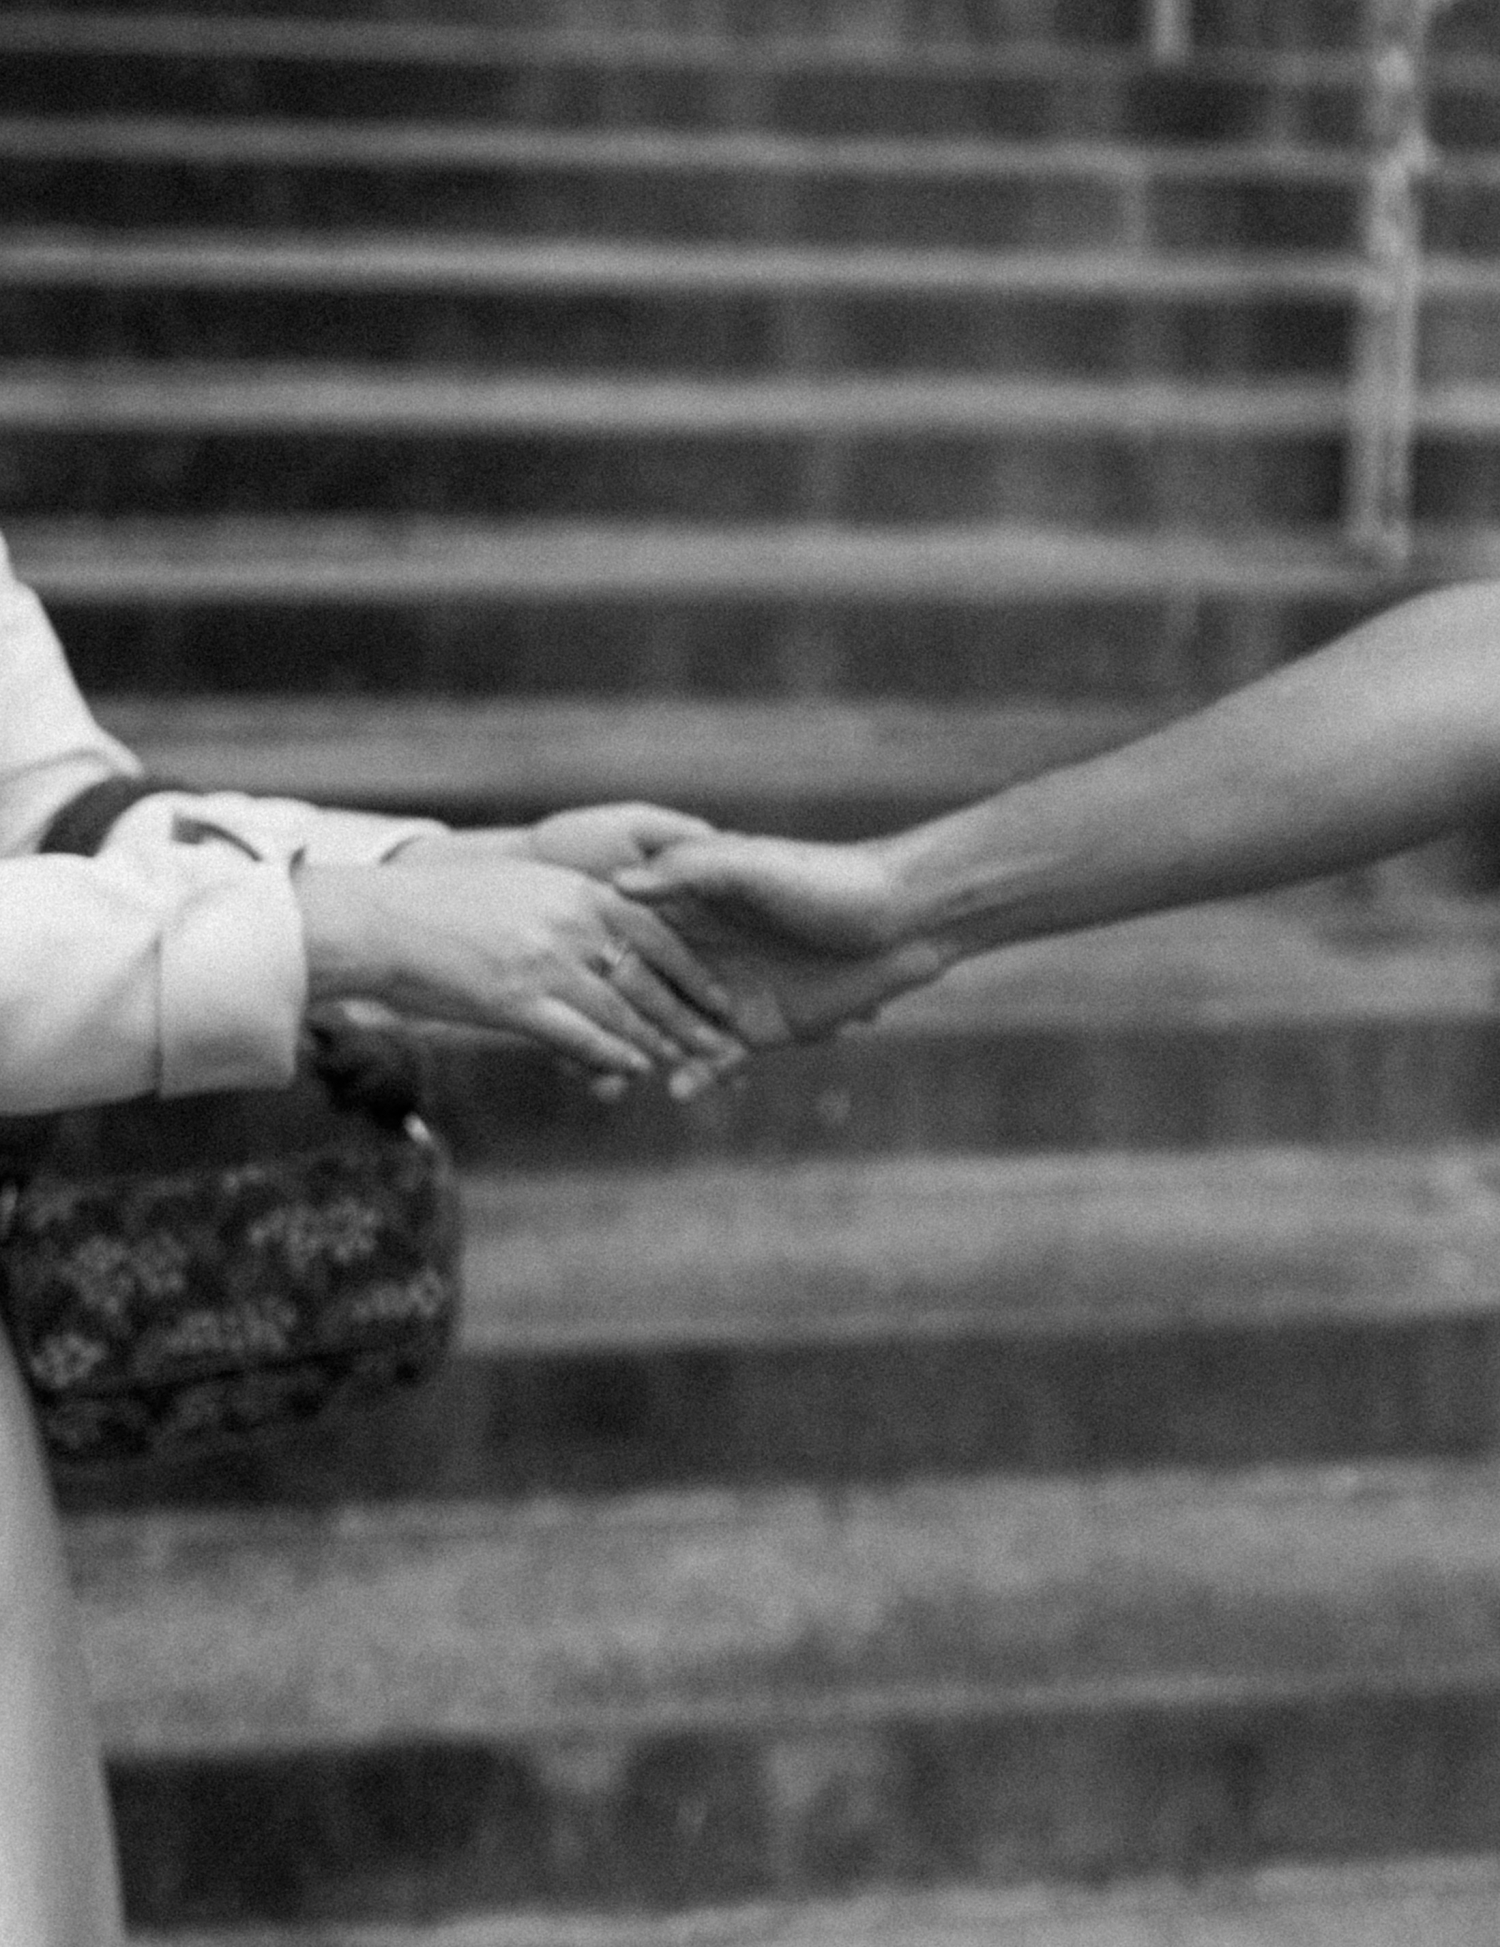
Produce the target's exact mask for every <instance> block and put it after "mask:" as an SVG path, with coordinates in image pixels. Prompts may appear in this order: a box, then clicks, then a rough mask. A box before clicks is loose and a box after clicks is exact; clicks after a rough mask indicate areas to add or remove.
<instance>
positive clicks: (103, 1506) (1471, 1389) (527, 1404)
mask: <svg viewBox="0 0 1500 1947" xmlns="http://www.w3.org/2000/svg"><path fill="white" fill-rule="evenodd" d="M964 1295H965V1294H962V1293H943V1294H938V1295H937V1296H936V1297H934V1295H933V1294H931V1293H929V1292H923V1291H916V1292H914V1293H913V1294H912V1300H911V1302H912V1306H913V1316H914V1317H916V1316H920V1315H921V1313H922V1312H923V1311H924V1310H925V1311H928V1312H930V1311H932V1310H933V1309H934V1308H935V1307H938V1306H940V1305H941V1302H942V1300H943V1299H944V1298H948V1299H951V1300H952V1301H953V1302H955V1303H957V1302H960V1301H961V1300H962V1299H963V1297H964ZM977 1302H979V1299H978V1295H976V1303H977ZM786 1303H787V1304H788V1306H792V1305H793V1304H794V1303H796V1294H795V1293H794V1292H792V1291H788V1293H787V1296H786ZM1169 1304H1170V1295H1169V1294H1166V1293H1164V1294H1163V1310H1164V1311H1165V1310H1167V1309H1168V1307H1169ZM818 1307H819V1293H818V1291H817V1290H816V1289H813V1290H811V1291H809V1292H808V1293H807V1294H806V1299H805V1315H806V1316H807V1317H808V1318H809V1319H815V1318H816V1317H817V1316H818ZM1497 1381H1500V1325H1497V1322H1496V1320H1495V1319H1494V1317H1493V1315H1476V1316H1474V1317H1470V1318H1466V1317H1461V1316H1460V1317H1452V1316H1449V1317H1434V1318H1432V1319H1430V1320H1425V1321H1422V1322H1420V1323H1417V1324H1409V1323H1398V1324H1392V1323H1390V1322H1382V1321H1364V1322H1361V1321H1359V1320H1353V1321H1350V1322H1348V1323H1346V1324H1338V1323H1329V1324H1322V1323H1316V1324H1315V1323H1307V1324H1301V1325H1297V1324H1288V1323H1287V1322H1285V1321H1281V1322H1279V1323H1277V1324H1275V1325H1271V1326H1268V1327H1266V1328H1265V1329H1259V1330H1257V1329H1249V1328H1244V1329H1229V1330H1219V1329H1214V1328H1212V1327H1210V1326H1205V1327H1203V1328H1202V1329H1201V1330H1170V1329H1162V1330H1151V1329H1144V1330H1142V1331H1140V1332H1137V1333H1133V1334H1122V1333H1119V1332H1116V1331H1111V1330H1110V1329H1109V1328H1108V1326H1107V1325H1106V1324H1105V1322H1104V1321H1103V1320H1102V1319H1101V1321H1100V1327H1099V1330H1098V1331H1097V1332H1092V1333H1088V1334H1076V1335H1064V1334H1059V1335H1056V1336H1048V1337H1038V1336H1036V1335H1035V1334H1027V1333H1024V1332H1022V1333H1014V1334H1011V1335H1009V1336H1006V1335H1004V1334H1003V1332H1001V1331H1000V1330H998V1329H997V1331H996V1332H995V1334H994V1335H992V1336H986V1337H974V1336H966V1335H964V1334H963V1333H961V1332H958V1333H942V1334H939V1335H936V1336H925V1335H924V1336H922V1337H918V1338H904V1339H902V1340H900V1341H897V1340H878V1341H870V1342H867V1341H863V1340H861V1341H854V1342H849V1343H837V1344H833V1345H824V1346H816V1345H801V1346H797V1345H790V1346H785V1347H777V1346H774V1345H771V1346H765V1347H757V1346H736V1347H727V1348H726V1347H716V1346H701V1347H692V1346H683V1347H676V1348H673V1347H660V1348H655V1349H651V1350H645V1351H641V1352H635V1353H631V1352H604V1351H598V1352H580V1353H578V1354H574V1355H568V1356H553V1357H532V1358H498V1357H497V1358H494V1359H488V1358H483V1357H481V1356H479V1355H477V1354H476V1355H473V1356H466V1357H464V1358H462V1359H460V1360H457V1361H455V1362H454V1364H453V1365H452V1366H451V1367H450V1368H449V1369H448V1371H447V1372H446V1373H445V1374H444V1376H443V1377H442V1378H441V1379H440V1380H439V1381H437V1382H436V1383H435V1384H433V1385H432V1386H431V1387H429V1388H427V1389H425V1390H424V1392H423V1393H422V1394H421V1395H418V1396H415V1397H413V1398H412V1399H411V1400H409V1401H407V1400H403V1401H400V1402H398V1403H396V1404H394V1405H391V1406H388V1407H382V1408H381V1409H380V1410H379V1411H377V1412H370V1413H366V1414H363V1415H361V1416H359V1417H358V1418H350V1419H349V1420H347V1421H345V1422H343V1423H341V1424H340V1425H338V1426H336V1427H329V1428H326V1429H323V1430H320V1431H319V1432H317V1433H311V1434H306V1435H301V1436H298V1437H297V1438H295V1439H290V1438H288V1439H282V1440H278V1441H276V1442H274V1443H264V1444H262V1445H261V1446H260V1447H252V1448H250V1449H248V1450H246V1449H243V1448H242V1449H241V1450H240V1451H237V1452H231V1453H227V1454H224V1455H217V1456H211V1457H209V1458H207V1459H205V1458H203V1457H198V1458H196V1459H194V1460H193V1461H191V1462H190V1463H186V1464H181V1463H178V1464H165V1463H159V1464H153V1465H151V1466H141V1467H134V1468H130V1469H124V1470H121V1469H114V1470H111V1471H110V1472H109V1473H107V1474H100V1475H97V1476H90V1475H86V1474H78V1475H75V1476H74V1477H73V1478H72V1479H69V1478H67V1477H64V1479H63V1481H62V1494H63V1504H64V1506H65V1507H66V1508H67V1509H69V1510H70V1511H76V1512H98V1511H101V1510H122V1509H127V1508H135V1507H147V1506H150V1507H164V1506H177V1507H214V1506H218V1507H226V1508H232V1507H236V1506H242V1505H244V1504H246V1503H247V1502H248V1503H254V1504H257V1505H262V1506H265V1505H271V1504H274V1505H276V1506H278V1507H280V1506H303V1507H313V1506H333V1505H337V1504H342V1503H346V1502H353V1503H360V1504H369V1503H371V1502H377V1501H398V1502H399V1501H402V1500H406V1499H422V1500H432V1499H434V1498H444V1499H454V1500H460V1501H464V1500H480V1499H489V1498H492V1497H496V1496H500V1497H514V1496H519V1495H530V1494H588V1495H596V1494H619V1493H634V1492H655V1491H670V1490H673V1489H678V1488H683V1487H694V1488H697V1487H703V1486H723V1487H729V1488H736V1489H738V1488H744V1487H750V1486H753V1485H776V1484H787V1485H792V1484H795V1483H798V1482H817V1483H819V1484H822V1485H826V1486H828V1487H837V1486H839V1485H849V1484H860V1483H865V1484H868V1483H871V1482H878V1481H887V1480H901V1479H911V1478H915V1477H918V1476H921V1475H927V1476H935V1475H947V1476H952V1475H968V1474H977V1473H983V1472H996V1471H1001V1472H1007V1473H1026V1474H1032V1473H1048V1472H1050V1473H1056V1472H1079V1471H1081V1472H1093V1471H1095V1470H1099V1469H1103V1468H1111V1467H1113V1468H1119V1467H1144V1466H1162V1465H1165V1466H1210V1467H1238V1466H1254V1465H1258V1464H1263V1463H1265V1464H1269V1463H1273V1462H1275V1463H1285V1462H1293V1461H1303V1460H1308V1461H1334V1460H1348V1461H1357V1460H1363V1459H1369V1458H1372V1457H1385V1458H1419V1457H1422V1456H1426V1455H1450V1456H1455V1457H1463V1456H1471V1455H1480V1454H1484V1453H1489V1452H1492V1451H1494V1449H1495V1437H1496V1432H1497V1426H1496V1396H1497Z"/></svg>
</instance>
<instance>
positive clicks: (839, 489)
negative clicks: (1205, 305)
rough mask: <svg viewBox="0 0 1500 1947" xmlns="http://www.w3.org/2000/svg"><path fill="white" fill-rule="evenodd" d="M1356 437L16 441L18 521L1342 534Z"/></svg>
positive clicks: (1442, 467)
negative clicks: (304, 517)
mask: <svg viewBox="0 0 1500 1947" xmlns="http://www.w3.org/2000/svg"><path fill="white" fill-rule="evenodd" d="M1347 469H1348V454H1347V451H1346V443H1345V441H1344V439H1343V438H1342V437H1341V436H1340V435H1339V434H1338V433H1336V432H1333V431H1324V430H1319V429H1317V428H1316V427H1314V428H1311V429H1310V430H1309V431H1308V432H1307V433H1305V434H1302V435H1295V434H1270V435H1259V434H1246V433H1243V432H1237V431H1232V430H1231V431H1227V432H1224V433H1221V434H1215V433H1209V432H1205V433H1201V434H1199V433H1193V434H1188V433H1177V432H1167V431H1149V430H1147V431H1142V432H1140V433H1134V432H1131V431H1122V432H1120V433H1085V434H1079V433H1075V432H1072V431H1069V430H1068V429H1066V428H1065V427H1060V428H1057V429H1050V430H1049V429H1038V428H1035V427H1029V426H1022V427H1018V428H1017V429H1016V430H1015V431H1013V432H1009V433H1005V432H999V433H995V432H988V433H983V434H975V435H971V436H966V435H961V434H953V433H946V434H945V433H926V434H924V433H910V434H890V435H880V434H873V435H871V434H843V435H840V434H808V435H798V434H795V433H777V434H763V435H762V434H755V433H743V434H731V435H723V434H679V435H672V434H639V435H635V436H629V437H621V436H616V435H610V434H604V435H601V436H592V437H591V436H589V435H588V434H571V433H569V434H549V433H536V434H531V435H503V434H492V435H485V434H483V433H476V434H468V435H441V434H424V433H420V432H414V433H405V432H401V433H369V434H358V433H355V434H351V433H346V432H342V431H340V432H325V431H319V430H309V431H307V432H296V431H294V432H284V433H283V432H276V433H253V434H252V433H243V434H241V433H206V434H155V433H147V434H133V433H120V432H113V431H111V432H102V433H101V432H79V433H76V434H75V433H54V432H50V431H45V432H35V433H33V432H20V433H12V434H8V435H5V436H0V519H3V518H13V517H16V516H24V515H35V516H54V517H55V516H66V515H79V516H91V515H97V516H112V515H131V514H151V515H182V516H187V517H194V516H201V515H204V514H210V513H214V512H223V513H228V514H264V515H270V516H284V515H288V514H294V513H299V512H305V513H312V514H339V513H361V514H368V513H374V514H401V513H410V514H422V515H429V516H443V515H452V516H472V515H486V516H491V517H494V518H496V519H524V518H562V519H574V518H588V519H621V520H648V519H649V520H663V521H670V522H672V523H674V524H675V525H678V526H682V525H694V524H699V523H710V524H712V523H727V522H735V521H795V520H814V521H837V522H839V523H841V524H846V525H856V526H857V525H860V524H862V523H867V522H868V523H874V524H876V525H899V524H901V523H903V522H928V521H934V522H939V521H960V522H965V521H975V520H986V521H988V520H993V521H997V522H1004V521H1014V522H1018V523H1021V524H1023V525H1036V526H1042V527H1052V526H1058V527H1077V526H1084V527H1092V528H1107V529H1117V530H1120V529H1147V530H1150V529H1161V530H1163V531H1164V532H1170V533H1174V534H1181V533H1184V532H1202V531H1213V530H1220V531H1223V532H1225V533H1228V534H1230V535H1234V536H1236V537H1239V538H1243V537H1244V535H1245V533H1246V530H1247V528H1250V527H1260V528H1265V529H1276V528H1284V527H1289V526H1297V525H1313V526H1322V527H1331V526H1335V525H1337V524H1338V523H1339V522H1340V521H1341V520H1342V519H1343V518H1344V514H1345V507H1346V485H1345V482H1346V474H1347ZM1412 511H1413V514H1414V516H1415V518H1416V519H1417V520H1419V521H1434V522H1476V523H1490V522H1494V521H1496V520H1497V519H1500V436H1494V435H1487V436H1484V437H1478V438H1473V439H1470V438H1449V437H1444V436H1439V435H1433V436H1429V437H1426V438H1419V439H1418V440H1417V441H1416V442H1415V444H1414V449H1413V454H1412Z"/></svg>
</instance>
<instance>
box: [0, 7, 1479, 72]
mask: <svg viewBox="0 0 1500 1947" xmlns="http://www.w3.org/2000/svg"><path fill="white" fill-rule="evenodd" d="M456 11H457V16H458V17H456V18H451V19H444V18H443V10H442V9H441V8H435V7H434V6H433V4H432V0H423V4H422V7H421V10H420V14H419V16H418V17H417V18H414V19H405V20H403V19H401V18H399V17H396V16H393V14H392V11H391V9H390V8H389V7H388V6H387V7H382V8H375V7H372V8H371V9H370V10H369V17H368V18H365V19H348V18H344V19H340V18H338V17H336V16H334V15H332V14H330V15H328V16H325V17H322V18H319V17H317V16H316V15H305V14H304V15H298V14H297V13H294V12H291V11H289V10H285V9H278V10H277V12H275V13H271V12H269V11H268V12H266V13H263V14H262V15H261V16H260V17H256V16H255V14H253V13H250V12H248V11H247V10H245V8H244V7H243V3H242V0H228V4H222V5H221V7H210V8H206V9H204V10H203V11H202V12H196V11H195V10H194V9H193V8H191V7H188V8H181V9H172V8H168V7H162V8H160V9H159V10H157V11H147V12H144V13H140V14H134V13H127V14H122V13H119V12H114V11H111V10H109V9H105V8H97V7H96V8H93V9H89V8H86V7H85V8H80V9H79V10H78V11H77V12H72V11H66V12H64V11H61V10H59V9H57V8H55V7H40V8H36V7H31V8H28V7H24V6H22V7H18V8H16V9H15V10H14V11H13V12H7V13H6V14H5V15H4V16H3V17H0V49H6V50H9V51H13V52H23V51H24V52H41V53H51V52H53V51H68V52H75V51H88V52H102V53H110V54H123V53H143V54H160V55H167V56H173V55H192V56H202V55H205V54H207V55H212V56H217V57H235V56H240V57H251V58H254V57H257V56H259V57H263V58H282V59H288V60H302V61H310V62H332V63H338V62H348V61H351V60H353V61H357V60H380V61H397V62H400V61H411V62H417V63H420V64H422V65H424V66H426V65H431V64H447V63H450V62H455V61H457V62H469V61H483V60H494V59H499V58H507V57H516V56H521V57H527V58H530V59H532V60H545V59H548V58H551V59H570V60H577V59H583V60H590V59H592V60H597V61H600V62H603V63H607V64H610V65H615V64H619V63H630V62H632V61H636V62H642V61H646V62H655V61H665V62H670V63H671V64H673V65H676V66H683V67H702V66H709V67H717V66H721V65H728V64H730V63H734V64H742V63H746V62H749V63H753V64H755V65H767V66H776V67H785V66H790V67H794V68H795V67H802V66H806V65H819V66H822V65H829V66H838V67H853V68H856V69H867V68H874V69H879V70H884V71H888V72H889V71H896V72H902V71H914V72H921V73H931V72H932V71H933V70H934V69H938V70H941V69H943V68H945V67H947V68H956V69H960V70H962V71H963V72H965V73H989V72H994V71H996V70H999V71H1015V70H1022V71H1033V72H1035V71H1038V70H1041V71H1044V72H1053V71H1056V72H1061V73H1065V74H1069V75H1072V76H1079V77H1083V76H1089V75H1098V76H1100V77H1102V78H1112V77H1115V76H1117V75H1119V74H1120V73H1121V72H1133V73H1136V74H1152V73H1155V72H1158V71H1159V68H1160V63H1159V62H1157V61H1156V60H1155V59H1154V58H1153V57H1152V56H1151V54H1150V53H1149V52H1148V51H1147V50H1146V49H1145V48H1143V47H1141V46H1139V45H1125V46H1122V45H1120V44H1119V43H1118V42H1109V43H1106V44H1105V45H1104V46H1102V47H1101V46H1100V45H1099V43H1098V41H1097V40H1096V39H1095V38H1094V37H1092V36H1091V37H1090V38H1089V39H1087V40H1084V41H1082V42H1081V43H1080V42H1077V41H1074V42H1066V41H1056V40H1052V39H1049V38H1046V37H1035V38H1017V39H1014V40H1007V41H1004V42H1000V43H986V42H985V41H983V40H982V39H979V38H977V37H975V38H967V37H963V36H960V35H952V36H946V37H944V36H932V37H923V38H920V39H914V38H912V37H910V36H908V35H906V34H902V33H892V34H885V35H866V36H857V35H853V34H850V33H849V32H847V31H842V32H840V31H834V32H831V33H826V34H822V35H818V34H815V33H801V34H797V33H788V32H787V31H786V29H785V27H784V25H782V24H781V22H780V21H778V20H777V18H776V16H775V15H774V14H772V15H771V16H770V21H771V24H770V26H769V27H767V28H766V29H765V30H764V31H754V23H755V21H756V15H755V13H754V11H753V10H750V11H746V12H743V13H741V14H740V15H739V18H740V19H741V20H742V21H745V22H747V23H750V24H751V27H752V31H749V32H742V33H735V32H725V31H723V22H724V19H725V16H724V13H723V11H722V9H720V8H715V9H714V10H713V13H712V18H713V21H714V25H715V28H716V29H717V30H718V31H710V32H707V33H705V32H702V31H697V32H695V31H693V30H692V29H690V28H686V27H682V28H680V29H679V30H678V31H671V32H662V31H653V30H651V29H649V28H641V27H640V26H639V25H638V24H637V23H636V22H634V21H631V22H629V23H628V24H626V25H624V26H622V27H618V28H611V27H610V26H608V25H600V16H599V13H598V11H597V10H596V11H595V12H594V13H593V16H592V19H591V20H590V22H589V24H587V25H580V24H579V16H578V15H577V14H576V13H575V14H574V15H573V17H572V18H571V19H570V21H569V23H568V25H567V26H566V27H562V28H548V27H542V26H525V25H522V26H517V25H515V24H514V19H515V17H514V14H512V15H511V18H510V19H509V20H506V19H503V18H502V19H500V20H488V21H487V20H483V19H476V18H475V17H474V15H473V13H472V11H467V10H466V9H464V8H462V6H460V8H459V9H458V10H456ZM465 12H467V17H464V16H465ZM784 18H785V16H784V15H783V16H782V20H784ZM1181 65H1182V66H1183V67H1184V68H1186V70H1187V71H1188V72H1192V73H1206V74H1213V75H1230V76H1237V75H1246V76H1254V77H1262V76H1270V77H1273V78H1285V79H1288V80H1294V81H1295V80H1301V79H1314V80H1318V81H1328V80H1333V81H1347V82H1351V83H1353V82H1358V81H1359V80H1361V79H1362V78H1363V76H1364V74H1365V72H1366V69H1365V65H1364V61H1363V57H1362V55H1361V54H1360V52H1359V51H1358V50H1355V49H1320V48H1309V49H1297V50H1295V51H1287V50H1284V49H1278V48H1266V49H1256V48H1233V47H1215V48H1208V49H1199V50H1196V51H1195V52H1194V53H1193V54H1192V55H1191V56H1190V57H1189V59H1188V61H1186V62H1185V63H1183V64H1181ZM1444 65H1445V66H1447V67H1449V68H1451V70H1452V71H1453V72H1454V73H1455V74H1456V75H1457V76H1458V77H1460V78H1467V79H1469V80H1470V81H1471V82H1472V83H1474V84H1476V85H1479V84H1480V82H1481V81H1482V79H1483V78H1485V77H1486V76H1487V71H1489V70H1492V69H1494V68H1496V67H1497V66H1500V64H1497V63H1494V62H1486V61H1485V60H1484V59H1483V58H1482V57H1474V56H1463V57H1458V58H1454V57H1449V58H1448V60H1447V61H1446V62H1445V63H1444Z"/></svg>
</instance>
